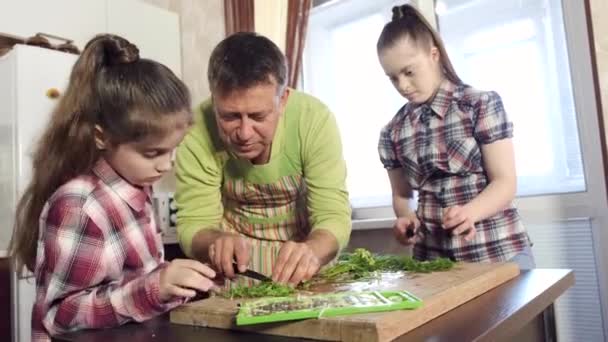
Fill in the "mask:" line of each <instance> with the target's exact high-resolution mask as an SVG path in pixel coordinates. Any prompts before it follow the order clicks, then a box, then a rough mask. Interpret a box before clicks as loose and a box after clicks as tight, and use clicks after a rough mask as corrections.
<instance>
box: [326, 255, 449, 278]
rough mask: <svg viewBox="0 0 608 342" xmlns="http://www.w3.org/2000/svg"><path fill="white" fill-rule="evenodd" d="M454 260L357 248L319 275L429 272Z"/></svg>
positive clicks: (338, 276)
mask: <svg viewBox="0 0 608 342" xmlns="http://www.w3.org/2000/svg"><path fill="white" fill-rule="evenodd" d="M453 266H454V262H453V261H451V260H449V259H446V258H438V259H435V260H431V261H418V260H415V259H413V258H412V257H409V256H399V255H374V254H372V253H371V252H370V251H368V250H366V249H363V248H357V249H356V250H355V252H354V253H346V254H343V255H342V256H340V258H339V260H338V263H337V264H336V265H333V266H331V267H328V268H326V269H325V270H323V271H322V272H321V273H320V274H319V275H318V277H319V278H321V279H324V280H329V281H347V280H356V279H361V278H368V277H372V276H373V273H374V272H398V271H406V272H414V273H429V272H434V271H446V270H449V269H451V268H452V267H453Z"/></svg>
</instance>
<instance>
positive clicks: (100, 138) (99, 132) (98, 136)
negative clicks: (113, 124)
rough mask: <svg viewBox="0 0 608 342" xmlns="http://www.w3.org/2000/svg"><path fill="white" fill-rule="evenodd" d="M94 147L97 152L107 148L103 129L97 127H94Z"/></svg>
mask: <svg viewBox="0 0 608 342" xmlns="http://www.w3.org/2000/svg"><path fill="white" fill-rule="evenodd" d="M95 146H97V149H98V150H105V149H106V148H107V147H108V146H107V143H106V138H105V136H104V132H103V128H101V126H99V125H95Z"/></svg>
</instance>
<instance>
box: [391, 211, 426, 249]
mask: <svg viewBox="0 0 608 342" xmlns="http://www.w3.org/2000/svg"><path fill="white" fill-rule="evenodd" d="M418 228H420V220H418V217H417V216H416V213H414V212H412V213H408V214H407V215H406V216H403V217H398V218H397V220H396V221H395V224H394V225H393V234H394V235H395V239H397V241H399V243H401V244H402V245H406V246H407V245H411V244H413V243H415V242H416V233H417V232H418Z"/></svg>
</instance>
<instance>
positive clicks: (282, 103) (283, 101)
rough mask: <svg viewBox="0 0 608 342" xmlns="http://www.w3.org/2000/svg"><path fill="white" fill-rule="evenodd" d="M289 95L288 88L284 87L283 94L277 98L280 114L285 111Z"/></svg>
mask: <svg viewBox="0 0 608 342" xmlns="http://www.w3.org/2000/svg"><path fill="white" fill-rule="evenodd" d="M290 93H291V90H290V89H289V87H285V89H284V90H283V93H282V94H281V97H280V98H279V111H280V113H281V114H283V112H284V111H285V106H287V100H288V99H289V94H290Z"/></svg>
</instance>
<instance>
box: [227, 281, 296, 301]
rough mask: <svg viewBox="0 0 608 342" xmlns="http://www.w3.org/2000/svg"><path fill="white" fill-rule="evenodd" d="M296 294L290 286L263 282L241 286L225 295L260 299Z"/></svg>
mask: <svg viewBox="0 0 608 342" xmlns="http://www.w3.org/2000/svg"><path fill="white" fill-rule="evenodd" d="M293 293H295V289H294V288H293V287H291V286H288V285H282V284H277V283H271V282H262V283H259V284H257V285H252V286H248V285H239V286H235V287H233V288H231V289H230V290H228V291H226V292H224V293H223V296H224V297H226V298H259V297H283V296H289V295H290V294H293Z"/></svg>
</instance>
